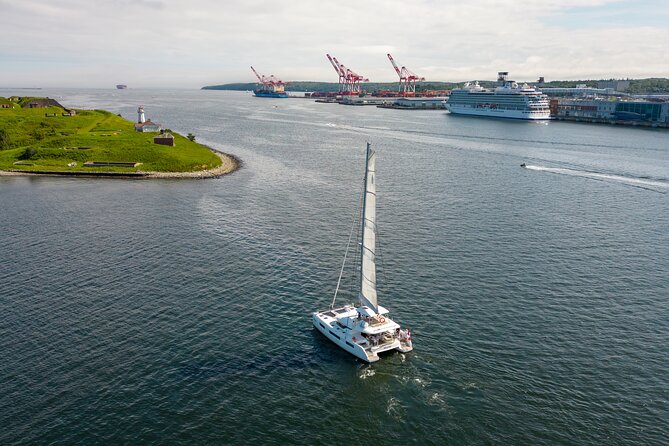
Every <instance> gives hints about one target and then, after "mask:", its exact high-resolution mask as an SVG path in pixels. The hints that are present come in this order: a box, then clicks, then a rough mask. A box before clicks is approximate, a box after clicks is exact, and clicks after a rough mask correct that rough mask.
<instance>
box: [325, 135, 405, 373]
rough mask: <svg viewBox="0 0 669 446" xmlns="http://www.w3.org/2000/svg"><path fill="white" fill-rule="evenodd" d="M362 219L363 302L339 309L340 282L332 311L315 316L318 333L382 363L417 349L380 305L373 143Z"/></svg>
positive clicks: (361, 281) (345, 347) (361, 295)
mask: <svg viewBox="0 0 669 446" xmlns="http://www.w3.org/2000/svg"><path fill="white" fill-rule="evenodd" d="M361 220H362V222H361V225H362V236H361V239H362V244H361V249H360V251H361V252H360V259H359V261H360V290H359V293H358V300H359V303H358V304H357V305H345V306H343V307H340V308H335V305H334V303H335V301H336V298H337V291H338V289H339V283H337V290H336V291H335V297H334V299H333V301H332V305H330V309H329V310H326V311H318V312H315V313H313V322H314V327H316V329H318V331H320V332H321V333H323V335H325V337H326V338H328V339H329V340H331V341H332V342H334V343H335V344H337V345H338V346H339V347H341V348H343V349H344V350H346V351H347V352H349V353H351V354H353V355H355V356H356V357H358V358H360V359H362V360H363V361H367V362H375V361H378V360H379V353H381V352H385V351H389V350H398V351H400V352H409V351H411V350H413V345H412V343H411V331H410V330H409V329H406V330H403V329H402V328H401V327H400V325H399V324H397V323H396V322H395V321H393V320H392V319H390V316H389V314H388V313H389V312H388V310H387V309H386V308H384V307H382V306H381V305H379V304H378V299H377V295H376V153H375V152H374V151H373V150H372V149H371V148H370V144H369V143H367V161H366V163H365V190H364V195H363V204H362V218H361ZM349 244H350V241H349ZM347 252H348V248H347ZM345 262H346V256H345V257H344V263H345ZM342 271H343V266H342ZM339 281H340V282H341V274H340V276H339Z"/></svg>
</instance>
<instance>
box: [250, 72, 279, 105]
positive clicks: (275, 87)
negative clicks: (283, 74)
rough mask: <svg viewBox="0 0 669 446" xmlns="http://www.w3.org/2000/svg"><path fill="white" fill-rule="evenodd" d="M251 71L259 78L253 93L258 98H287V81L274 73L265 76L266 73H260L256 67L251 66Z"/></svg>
mask: <svg viewBox="0 0 669 446" xmlns="http://www.w3.org/2000/svg"><path fill="white" fill-rule="evenodd" d="M251 71H253V74H255V75H256V78H258V82H257V84H256V85H257V88H256V89H255V90H253V94H254V95H255V97H257V98H287V97H288V93H286V83H285V82H284V81H282V80H281V79H277V78H276V77H274V75H273V74H272V75H271V76H265V75H264V74H258V72H257V71H256V69H255V68H253V67H251Z"/></svg>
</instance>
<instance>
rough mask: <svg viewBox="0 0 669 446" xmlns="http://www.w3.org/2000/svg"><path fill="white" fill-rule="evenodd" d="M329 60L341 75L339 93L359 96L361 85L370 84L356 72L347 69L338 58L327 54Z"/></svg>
mask: <svg viewBox="0 0 669 446" xmlns="http://www.w3.org/2000/svg"><path fill="white" fill-rule="evenodd" d="M326 56H327V58H328V60H329V61H330V63H331V64H332V66H333V67H334V69H335V71H336V72H337V74H338V75H339V90H340V91H339V93H340V94H342V95H357V94H360V83H361V82H369V79H367V78H365V77H364V76H361V75H359V74H358V73H356V72H355V71H353V70H351V69H350V68H347V67H346V66H345V65H344V64H343V63H341V62H339V61H338V60H337V58H336V57H334V56H330V55H329V54H326Z"/></svg>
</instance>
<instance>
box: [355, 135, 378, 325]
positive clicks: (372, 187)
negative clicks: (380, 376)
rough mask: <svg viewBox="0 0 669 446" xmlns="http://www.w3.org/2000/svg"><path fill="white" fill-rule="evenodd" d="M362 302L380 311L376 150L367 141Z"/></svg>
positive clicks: (360, 297) (361, 281) (361, 278)
mask: <svg viewBox="0 0 669 446" xmlns="http://www.w3.org/2000/svg"><path fill="white" fill-rule="evenodd" d="M361 251H362V252H361V262H360V263H361V268H360V276H361V277H360V296H359V299H360V303H361V304H362V305H367V306H368V307H370V308H371V309H372V310H374V312H376V313H378V311H379V308H378V304H377V302H376V152H374V151H373V150H372V149H371V148H370V145H369V143H367V163H366V165H365V195H364V198H363V212H362V249H361Z"/></svg>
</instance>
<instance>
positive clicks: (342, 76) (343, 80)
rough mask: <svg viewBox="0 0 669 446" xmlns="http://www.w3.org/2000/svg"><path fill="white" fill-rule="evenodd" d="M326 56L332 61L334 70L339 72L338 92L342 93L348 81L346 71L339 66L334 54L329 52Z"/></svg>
mask: <svg viewBox="0 0 669 446" xmlns="http://www.w3.org/2000/svg"><path fill="white" fill-rule="evenodd" d="M326 56H327V58H328V60H329V61H330V63H331V64H332V67H333V68H334V70H335V71H336V72H337V76H339V82H338V88H339V90H338V93H339V94H341V93H342V92H343V91H344V85H345V83H346V72H345V71H342V69H341V68H340V67H339V64H337V62H335V61H334V59H333V58H332V56H330V55H329V54H326Z"/></svg>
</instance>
